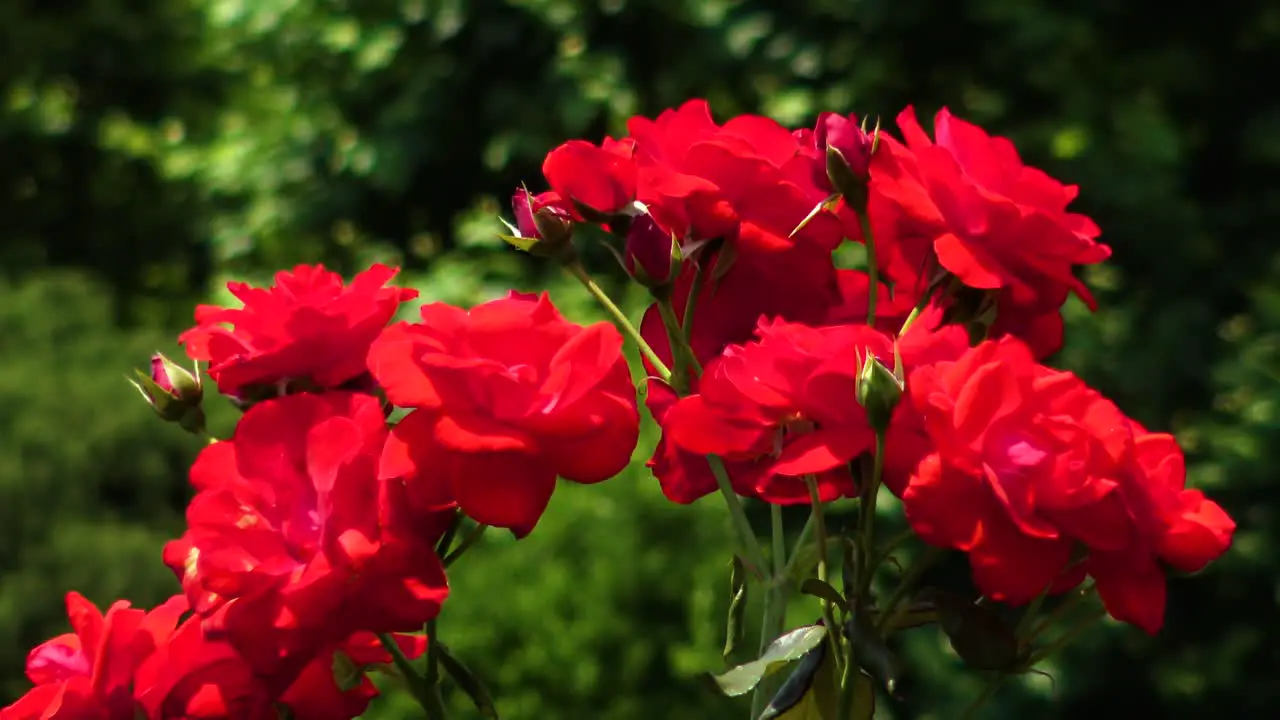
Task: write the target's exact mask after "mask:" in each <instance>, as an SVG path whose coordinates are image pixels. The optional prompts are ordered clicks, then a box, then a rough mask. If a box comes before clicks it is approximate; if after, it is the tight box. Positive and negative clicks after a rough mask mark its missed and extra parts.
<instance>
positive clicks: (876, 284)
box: [858, 208, 880, 327]
mask: <svg viewBox="0 0 1280 720" xmlns="http://www.w3.org/2000/svg"><path fill="white" fill-rule="evenodd" d="M858 219H859V220H860V221H861V223H862V242H863V244H864V245H865V246H866V248H867V277H868V278H869V279H870V285H871V291H870V292H869V293H867V325H868V326H869V327H875V326H876V300H877V299H878V298H879V295H880V265H879V263H878V262H877V260H876V238H875V236H874V235H872V234H871V218H869V217H868V216H867V211H866V208H863V209H862V211H861V212H859V213H858Z"/></svg>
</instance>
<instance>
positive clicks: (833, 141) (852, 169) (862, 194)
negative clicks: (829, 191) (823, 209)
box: [813, 112, 875, 210]
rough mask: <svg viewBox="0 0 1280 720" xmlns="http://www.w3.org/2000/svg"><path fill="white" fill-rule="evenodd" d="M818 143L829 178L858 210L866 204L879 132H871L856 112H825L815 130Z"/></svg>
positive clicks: (814, 135) (819, 117) (815, 140)
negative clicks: (847, 114)
mask: <svg viewBox="0 0 1280 720" xmlns="http://www.w3.org/2000/svg"><path fill="white" fill-rule="evenodd" d="M813 140H814V144H815V145H816V146H817V148H818V149H819V150H821V151H822V152H823V153H824V154H825V157H826V166H827V167H826V169H827V177H828V178H829V179H830V180H831V185H832V187H834V188H835V189H836V190H837V191H839V192H840V194H841V195H844V196H845V199H846V201H848V202H849V204H850V206H852V207H853V208H854V209H855V210H862V209H863V208H865V206H866V195H867V178H868V176H869V174H870V165H871V153H872V151H873V150H874V146H875V132H874V131H873V132H872V133H867V132H866V130H865V129H864V128H862V127H860V126H859V125H858V123H857V122H856V121H855V120H854V116H853V115H849V116H847V117H846V116H843V115H837V114H835V113H830V112H826V113H822V114H821V115H819V116H818V123H817V125H815V126H814V129H813Z"/></svg>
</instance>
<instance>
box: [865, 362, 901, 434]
mask: <svg viewBox="0 0 1280 720" xmlns="http://www.w3.org/2000/svg"><path fill="white" fill-rule="evenodd" d="M902 389H903V382H902V380H901V378H899V377H898V376H897V375H896V374H895V373H894V371H892V370H890V369H889V368H887V367H885V366H884V364H883V363H881V362H880V360H879V359H877V358H876V356H875V355H874V354H873V353H870V352H868V353H867V357H866V360H864V361H863V363H862V368H861V369H860V370H859V371H858V404H860V405H862V407H863V408H865V409H866V411H867V422H869V423H870V424H871V429H872V430H875V431H876V432H877V433H883V432H884V431H885V430H887V429H888V428H889V422H890V420H891V419H892V418H893V410H894V408H896V407H897V406H898V400H900V399H901V398H902Z"/></svg>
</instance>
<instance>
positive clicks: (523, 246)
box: [498, 234, 538, 252]
mask: <svg viewBox="0 0 1280 720" xmlns="http://www.w3.org/2000/svg"><path fill="white" fill-rule="evenodd" d="M498 237H500V238H502V241H503V242H505V243H506V244H508V245H510V246H511V247H513V248H515V249H517V250H523V251H524V252H532V251H533V246H534V245H537V244H538V238H536V237H520V236H519V235H503V234H499V235H498Z"/></svg>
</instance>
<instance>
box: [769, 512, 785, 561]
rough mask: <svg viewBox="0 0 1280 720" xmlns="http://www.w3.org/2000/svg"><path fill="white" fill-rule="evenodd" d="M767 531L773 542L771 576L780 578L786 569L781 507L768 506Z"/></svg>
mask: <svg viewBox="0 0 1280 720" xmlns="http://www.w3.org/2000/svg"><path fill="white" fill-rule="evenodd" d="M769 530H770V536H771V538H772V540H773V576H774V577H775V578H778V577H781V576H782V573H783V571H785V570H786V569H787V547H786V540H787V538H786V529H785V528H783V527H782V506H781V505H770V506H769Z"/></svg>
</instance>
